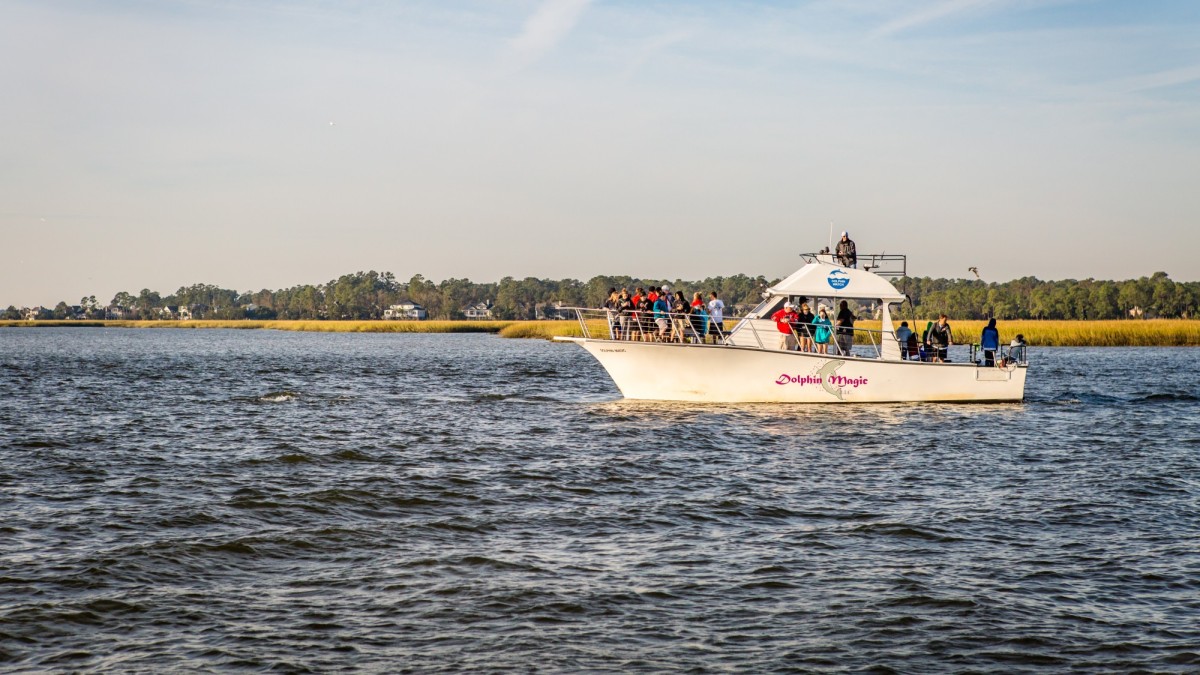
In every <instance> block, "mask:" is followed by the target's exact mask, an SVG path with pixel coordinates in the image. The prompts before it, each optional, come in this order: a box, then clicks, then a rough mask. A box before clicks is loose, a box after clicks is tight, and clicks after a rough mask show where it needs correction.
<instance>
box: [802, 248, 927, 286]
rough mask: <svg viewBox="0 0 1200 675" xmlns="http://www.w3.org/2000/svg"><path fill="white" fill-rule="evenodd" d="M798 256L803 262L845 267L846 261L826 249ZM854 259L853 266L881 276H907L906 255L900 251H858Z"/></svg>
mask: <svg viewBox="0 0 1200 675" xmlns="http://www.w3.org/2000/svg"><path fill="white" fill-rule="evenodd" d="M800 257H801V258H802V259H803V260H804V262H806V263H809V264H812V263H815V262H823V263H826V264H828V265H841V266H843V267H846V266H847V265H846V262H848V261H844V260H841V259H840V258H838V255H837V254H836V253H830V252H829V251H828V250H825V251H818V252H816V253H801V254H800ZM855 258H856V261H855V263H854V265H852V266H853V267H855V268H857V269H860V270H864V271H866V272H870V273H872V274H878V275H879V276H881V277H891V278H897V279H898V278H900V277H906V276H908V256H906V255H903V254H900V253H859V254H857V255H856V256H855Z"/></svg>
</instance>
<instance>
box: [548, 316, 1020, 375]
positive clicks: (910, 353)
mask: <svg viewBox="0 0 1200 675" xmlns="http://www.w3.org/2000/svg"><path fill="white" fill-rule="evenodd" d="M560 311H573V312H575V316H576V319H577V320H578V322H579V328H580V330H581V331H582V334H583V337H585V338H588V339H600V340H629V341H635V342H674V343H684V344H707V345H710V346H726V347H734V346H742V347H745V346H753V347H757V348H759V349H780V348H781V347H782V345H781V343H782V339H781V338H782V337H786V336H787V334H786V333H782V332H780V331H779V330H778V328H777V325H776V323H775V322H774V321H772V320H770V319H767V318H763V317H755V316H749V317H746V316H742V317H738V316H727V317H723V318H724V320H723V322H722V323H723V325H724V326H727V327H728V330H722V329H721V328H720V327H719V326H717V325H716V324H715V322H713V321H711V320H710V319H709V317H708V315H707V314H682V313H675V312H653V311H650V312H638V311H635V312H620V311H618V310H615V309H591V308H585V307H562V308H560ZM761 324H768V325H769V328H767V327H765V326H763V325H761ZM791 328H792V333H791V338H792V340H793V341H794V342H792V343H791V344H794V345H796V346H797V347H799V348H802V349H803V350H804V351H808V352H815V353H823V354H830V355H834V356H860V357H863V356H865V357H866V358H872V357H873V358H877V359H882V358H883V352H884V344H885V341H887V340H891V341H892V342H893V343H895V344H896V346H897V347H898V348H899V353H900V358H901V360H912V361H918V360H919V361H932V360H934V359H935V358H937V356H938V354H937V347H931V346H930V345H921V344H918V346H917V349H916V350H911V349H910V348H909V346H908V344H907V343H905V342H900V341H899V340H897V339H896V334H895V333H894V332H892V331H885V330H879V329H874V328H859V327H842V326H828V327H826V330H827V331H828V335H827V336H826V342H824V343H818V342H817V341H816V337H817V335H816V334H817V325H816V324H792V326H791ZM734 330H736V331H737V332H738V333H739V334H743V333H744V334H748V335H749V339H748V340H742V339H739V340H737V341H736V342H735V341H734V340H733V339H732V335H733V332H734ZM822 332H823V333H824V332H825V331H822ZM822 347H823V348H824V351H819V350H820V349H821V348H822ZM855 347H859V348H860V350H859V353H858V354H855V352H854V348H855ZM863 351H865V352H866V353H865V354H863V353H862V352H863ZM963 351H966V352H967V356H966V358H965V359H960V358H959V357H960V355H961V354H962V352H963ZM951 355H952V356H954V358H953V359H950V358H949V356H951ZM994 356H995V358H994V360H995V362H997V363H998V364H1001V365H1012V366H1015V365H1028V360H1027V359H1028V347H1027V346H1025V345H1019V346H1008V345H1002V346H1001V347H1000V349H999V350H997V351H996V354H995V355H994ZM983 357H984V355H983V352H982V350H980V349H979V347H978V345H966V344H964V345H958V344H956V345H951V346H950V347H949V348H947V351H946V360H947V361H951V362H958V363H964V362H965V363H982V362H983V361H982V359H983Z"/></svg>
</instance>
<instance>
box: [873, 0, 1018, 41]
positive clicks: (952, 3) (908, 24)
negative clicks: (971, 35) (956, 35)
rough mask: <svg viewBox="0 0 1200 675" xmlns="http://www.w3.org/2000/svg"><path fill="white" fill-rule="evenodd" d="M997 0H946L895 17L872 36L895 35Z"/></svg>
mask: <svg viewBox="0 0 1200 675" xmlns="http://www.w3.org/2000/svg"><path fill="white" fill-rule="evenodd" d="M996 2H997V0H946V1H945V2H940V3H938V4H935V5H933V6H931V7H926V8H925V9H923V10H921V11H918V12H913V13H912V14H908V15H905V16H902V17H900V18H898V19H893V20H891V21H889V22H888V23H886V24H884V25H882V26H880V27H879V28H877V29H875V30H874V31H873V32H872V33H871V37H872V38H880V37H887V36H888V35H895V34H896V33H901V32H903V31H906V30H911V29H913V28H917V27H919V26H924V25H926V24H930V23H933V22H935V21H941V20H942V19H945V18H946V17H949V16H953V15H955V14H962V13H964V12H970V11H974V10H978V9H982V8H984V7H986V6H988V5H992V4H995V3H996Z"/></svg>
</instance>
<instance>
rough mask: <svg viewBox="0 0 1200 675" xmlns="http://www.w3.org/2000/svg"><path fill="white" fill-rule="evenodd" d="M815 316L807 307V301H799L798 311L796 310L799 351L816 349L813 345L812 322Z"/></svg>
mask: <svg viewBox="0 0 1200 675" xmlns="http://www.w3.org/2000/svg"><path fill="white" fill-rule="evenodd" d="M815 318H816V317H814V316H813V313H812V312H811V311H809V309H808V303H807V302H801V303H800V311H799V312H796V336H797V337H798V338H799V343H800V351H802V352H811V351H816V349H815V347H814V345H813V335H812V322H813V319H815Z"/></svg>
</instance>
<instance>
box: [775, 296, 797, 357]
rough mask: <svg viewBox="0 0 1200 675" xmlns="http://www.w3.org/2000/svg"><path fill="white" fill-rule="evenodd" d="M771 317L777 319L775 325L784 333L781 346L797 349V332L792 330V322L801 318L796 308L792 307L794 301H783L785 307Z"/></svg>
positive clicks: (780, 337) (786, 348) (781, 337)
mask: <svg viewBox="0 0 1200 675" xmlns="http://www.w3.org/2000/svg"><path fill="white" fill-rule="evenodd" d="M771 318H772V319H774V320H775V327H776V328H778V329H779V332H780V333H782V335H780V336H779V348H780V349H785V350H794V349H796V334H795V333H793V332H792V324H794V323H796V322H797V321H799V320H800V315H799V314H797V313H796V308H795V307H792V302H791V301H790V300H789V301H787V302H785V303H783V309H781V310H779V311H778V312H775V313H774V314H772V315H771Z"/></svg>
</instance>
